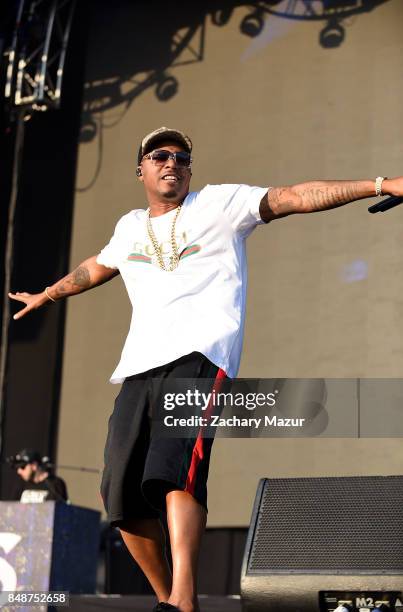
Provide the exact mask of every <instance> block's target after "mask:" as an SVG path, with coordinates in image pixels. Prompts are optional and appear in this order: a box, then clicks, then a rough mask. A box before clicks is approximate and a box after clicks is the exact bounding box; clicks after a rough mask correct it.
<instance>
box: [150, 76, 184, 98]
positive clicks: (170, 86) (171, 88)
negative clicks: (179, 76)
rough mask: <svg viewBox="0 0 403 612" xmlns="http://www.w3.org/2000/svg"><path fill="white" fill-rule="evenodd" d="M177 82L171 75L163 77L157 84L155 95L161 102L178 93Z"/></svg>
mask: <svg viewBox="0 0 403 612" xmlns="http://www.w3.org/2000/svg"><path fill="white" fill-rule="evenodd" d="M178 87H179V83H178V81H177V80H176V79H175V77H173V76H166V77H163V78H162V79H161V80H160V82H159V83H158V85H157V89H156V91H155V95H156V96H157V98H158V100H161V102H167V101H168V100H170V99H171V98H173V97H174V96H175V95H176V94H177V93H178Z"/></svg>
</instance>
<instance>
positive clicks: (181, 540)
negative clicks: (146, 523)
mask: <svg viewBox="0 0 403 612" xmlns="http://www.w3.org/2000/svg"><path fill="white" fill-rule="evenodd" d="M166 502H167V517H168V528H169V536H170V541H171V553H172V564H173V579H172V591H171V595H170V597H169V599H168V603H170V604H172V605H175V606H177V607H178V608H179V609H180V610H181V612H200V609H199V604H198V601H197V564H198V560H199V550H200V543H201V538H202V535H203V532H204V529H205V526H206V517H207V513H206V510H205V509H204V508H203V506H201V505H200V504H199V503H198V502H197V501H196V500H195V499H194V497H192V495H190V493H186V492H185V491H170V492H169V493H168V494H167V496H166Z"/></svg>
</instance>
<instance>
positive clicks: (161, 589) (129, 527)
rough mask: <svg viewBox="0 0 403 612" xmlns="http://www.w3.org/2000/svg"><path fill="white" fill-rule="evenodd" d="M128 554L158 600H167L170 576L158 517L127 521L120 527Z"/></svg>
mask: <svg viewBox="0 0 403 612" xmlns="http://www.w3.org/2000/svg"><path fill="white" fill-rule="evenodd" d="M120 533H121V534H122V538H123V541H124V543H125V544H126V546H127V548H128V549H129V552H130V554H131V555H132V557H133V558H134V559H135V560H136V562H137V563H138V564H139V566H140V567H141V569H142V570H143V572H144V574H145V575H146V576H147V578H148V581H149V582H150V584H151V586H152V588H153V590H154V591H155V594H156V596H157V598H158V601H167V600H168V597H169V594H170V592H171V585H172V576H171V570H170V568H169V564H168V560H167V558H166V555H165V534H164V531H163V528H162V525H161V523H160V522H159V520H158V519H137V520H132V521H127V522H125V523H124V525H123V526H122V527H121V529H120Z"/></svg>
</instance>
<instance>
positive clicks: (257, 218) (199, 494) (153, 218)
mask: <svg viewBox="0 0 403 612" xmlns="http://www.w3.org/2000/svg"><path fill="white" fill-rule="evenodd" d="M191 152H192V143H191V141H190V139H189V137H188V136H186V135H185V134H183V133H182V132H180V131H178V130H173V129H169V128H165V127H164V128H160V129H158V130H155V131H154V132H152V133H151V134H148V135H147V136H146V137H145V138H144V139H143V141H142V142H141V145H140V150H139V156H138V167H137V176H138V178H139V180H140V181H141V182H142V183H143V185H144V188H145V193H146V197H147V201H148V206H149V208H148V210H143V209H136V210H132V211H131V212H129V213H128V214H126V215H125V216H123V217H122V218H121V219H120V221H119V222H118V223H117V225H116V228H115V232H114V235H113V237H112V238H111V240H110V242H109V244H108V245H107V246H106V247H105V248H104V249H103V250H102V251H101V253H99V254H98V255H95V256H93V257H90V258H89V259H87V260H85V261H84V262H82V263H81V264H80V265H79V266H78V267H77V268H76V269H75V270H74V271H73V272H71V273H70V274H68V275H67V276H66V277H64V278H63V279H61V280H59V281H58V282H56V283H55V284H53V285H51V286H49V287H46V289H45V290H44V291H42V292H41V293H38V294H28V293H15V294H9V295H10V297H11V298H12V299H14V300H17V301H19V302H23V303H24V304H25V308H23V309H22V310H20V311H19V312H18V313H17V314H16V315H14V318H15V319H19V318H21V317H22V316H24V315H26V314H27V313H28V312H30V311H31V310H34V309H36V308H39V307H41V306H43V305H44V304H46V303H48V302H49V301H52V302H54V301H57V300H59V299H62V298H64V297H68V296H71V295H75V294H77V293H82V292H83V291H87V290H88V289H91V288H93V287H96V286H97V285H100V284H102V283H105V282H106V281H109V280H111V279H112V278H113V277H114V276H116V275H117V274H119V273H120V274H121V275H122V277H123V281H124V283H125V285H126V289H127V292H128V294H129V298H130V300H131V302H132V304H133V316H132V321H131V325H130V330H129V334H128V336H127V339H126V343H125V345H124V348H123V352H122V356H121V360H120V362H119V365H118V367H117V368H116V370H115V372H114V374H113V375H112V379H111V380H112V382H115V383H120V382H123V385H122V388H121V391H120V393H119V395H118V397H117V400H116V403H115V409H114V412H113V414H112V417H111V419H110V422H109V431H108V439H107V443H106V449H105V470H104V474H103V479H102V487H101V488H102V496H103V499H104V503H105V507H106V510H107V512H108V517H109V520H110V521H111V522H112V523H114V524H115V525H117V526H119V528H120V530H121V534H122V537H123V540H124V541H125V543H126V545H127V547H128V549H129V551H130V552H131V554H132V555H133V557H134V558H135V559H136V561H137V563H138V564H139V565H140V567H141V568H142V570H143V571H144V573H145V574H146V576H147V578H148V580H149V581H150V584H151V586H152V587H153V589H154V591H155V593H156V596H157V598H158V601H159V604H158V605H157V606H156V607H155V608H154V612H158V611H159V612H161V611H163V610H167V611H168V610H171V611H175V610H176V611H178V610H179V611H181V612H199V604H198V600H197V593H196V574H197V561H198V553H199V548H200V542H201V537H202V533H203V530H204V528H205V524H206V514H207V489H206V483H207V475H208V467H209V459H210V451H211V444H212V440H209V439H203V437H202V436H200V435H198V436H197V437H195V438H188V439H179V438H178V439H159V440H157V441H156V440H155V439H153V436H152V435H150V425H149V417H150V415H151V414H152V401H151V399H150V386H151V380H153V381H154V380H166V379H170V378H174V379H175V378H201V379H202V378H207V379H213V380H215V381H217V382H219V381H220V380H221V379H222V378H224V377H225V376H229V377H230V378H232V377H235V376H236V374H237V370H238V367H239V361H240V354H241V348H242V339H243V326H244V313H245V296H246V258H245V239H246V238H247V236H248V235H249V234H250V233H251V232H252V230H253V229H254V228H255V227H256V226H257V225H259V224H264V223H269V222H270V221H274V220H276V219H280V218H282V217H286V216H287V215H291V214H296V213H310V212H316V211H321V210H328V209H330V208H336V207H338V206H343V205H344V204H347V203H349V202H353V201H355V200H360V199H363V198H369V197H373V196H375V195H377V196H381V195H396V196H397V195H403V177H400V178H396V179H384V178H382V177H378V178H377V179H376V180H362V181H315V182H309V183H302V184H298V185H294V186H291V187H270V188H269V189H268V188H267V187H265V188H260V187H250V186H247V185H207V186H206V187H205V188H204V189H202V190H201V191H200V192H190V191H189V184H190V179H191V163H192V158H191ZM161 510H162V511H164V510H166V512H167V521H168V528H169V538H170V543H171V551H172V561H173V572H172V575H171V571H170V567H169V565H168V563H167V560H166V557H165V550H164V548H165V547H164V536H163V532H162V529H161V526H160V523H159V519H158V517H159V511H161Z"/></svg>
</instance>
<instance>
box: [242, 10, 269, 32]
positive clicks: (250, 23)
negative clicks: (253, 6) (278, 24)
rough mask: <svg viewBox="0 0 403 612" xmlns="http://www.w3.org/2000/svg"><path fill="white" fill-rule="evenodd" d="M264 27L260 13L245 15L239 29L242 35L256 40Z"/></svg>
mask: <svg viewBox="0 0 403 612" xmlns="http://www.w3.org/2000/svg"><path fill="white" fill-rule="evenodd" d="M263 27H264V19H263V15H262V13H261V12H260V11H256V12H255V13H251V14H250V15H246V17H244V18H243V19H242V21H241V25H240V29H241V32H242V34H245V35H246V36H250V37H251V38H256V36H259V34H260V32H261V31H262V30H263Z"/></svg>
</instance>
